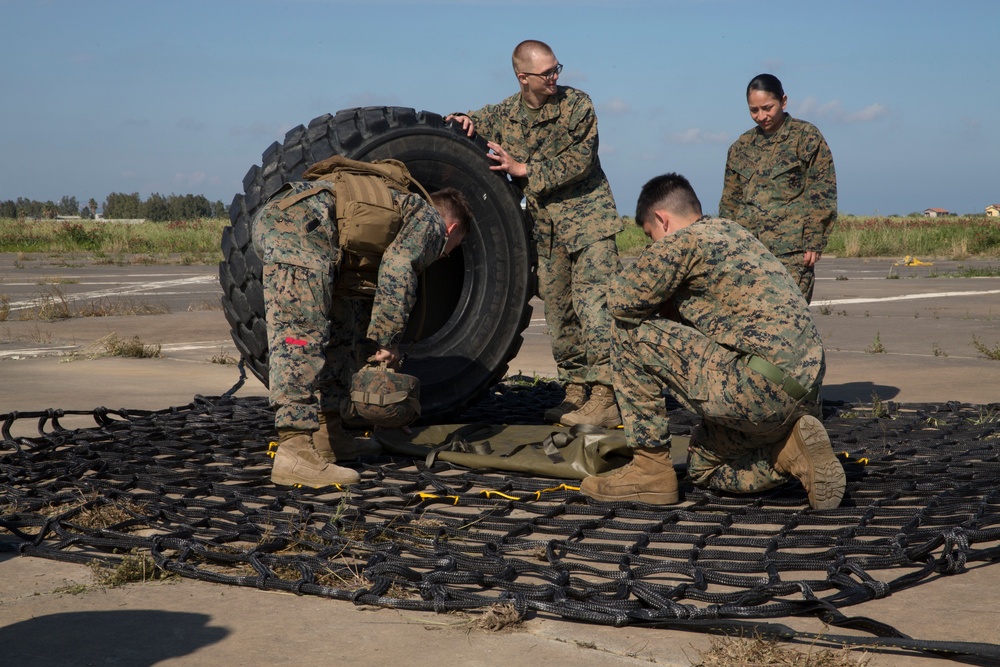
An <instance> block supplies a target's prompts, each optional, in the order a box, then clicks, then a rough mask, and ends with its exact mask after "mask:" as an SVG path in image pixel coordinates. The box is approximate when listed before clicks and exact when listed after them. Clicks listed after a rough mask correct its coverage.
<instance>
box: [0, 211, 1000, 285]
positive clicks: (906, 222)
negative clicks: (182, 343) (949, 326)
mask: <svg viewBox="0 0 1000 667" xmlns="http://www.w3.org/2000/svg"><path fill="white" fill-rule="evenodd" d="M227 224H229V223H228V221H227V220H225V219H213V218H205V219H199V220H192V221H176V222H169V223H162V222H144V223H139V224H125V223H120V222H114V221H99V222H94V221H79V222H78V221H72V222H68V221H55V220H39V221H31V222H24V221H17V220H13V219H10V218H0V252H24V253H33V252H38V253H42V252H47V253H72V252H87V253H92V254H94V255H95V256H96V257H97V259H98V260H102V259H103V260H105V261H107V262H109V263H122V262H123V261H124V260H115V259H113V258H114V257H119V258H120V257H123V256H125V255H138V256H140V259H141V258H142V257H145V258H146V261H147V262H150V263H154V262H155V261H156V258H158V257H162V256H165V255H179V256H180V257H181V259H182V261H183V262H184V263H206V264H213V263H215V262H218V261H219V260H221V259H222V251H221V250H220V244H221V239H222V230H223V228H224V227H226V225H227ZM616 241H617V244H618V252H619V253H620V254H621V255H623V256H634V255H638V254H639V253H640V252H642V249H643V248H645V247H646V245H647V244H648V243H649V240H648V239H647V238H646V236H645V234H643V233H642V228H640V227H637V226H636V225H635V222H634V221H633V219H632V218H630V217H626V218H625V229H624V231H622V232H621V233H619V234H618V235H617V237H616ZM826 252H827V254H830V255H836V256H837V257H904V256H906V255H912V256H915V257H920V258H928V257H930V258H941V259H954V260H961V259H966V258H970V257H977V258H993V257H996V258H1000V218H987V217H985V216H984V217H975V216H966V217H947V218H924V217H906V218H898V217H884V218H863V217H858V216H852V215H841V216H840V217H839V218H838V219H837V223H836V224H835V225H834V228H833V231H832V232H831V234H830V239H829V243H828V245H827V248H826ZM134 261H135V260H133V262H134ZM979 271H984V270H982V269H980V270H979ZM998 271H1000V270H998ZM996 274H997V272H996V271H986V272H985V273H980V274H976V275H996ZM969 275H970V276H971V275H973V274H972V273H970V274H969Z"/></svg>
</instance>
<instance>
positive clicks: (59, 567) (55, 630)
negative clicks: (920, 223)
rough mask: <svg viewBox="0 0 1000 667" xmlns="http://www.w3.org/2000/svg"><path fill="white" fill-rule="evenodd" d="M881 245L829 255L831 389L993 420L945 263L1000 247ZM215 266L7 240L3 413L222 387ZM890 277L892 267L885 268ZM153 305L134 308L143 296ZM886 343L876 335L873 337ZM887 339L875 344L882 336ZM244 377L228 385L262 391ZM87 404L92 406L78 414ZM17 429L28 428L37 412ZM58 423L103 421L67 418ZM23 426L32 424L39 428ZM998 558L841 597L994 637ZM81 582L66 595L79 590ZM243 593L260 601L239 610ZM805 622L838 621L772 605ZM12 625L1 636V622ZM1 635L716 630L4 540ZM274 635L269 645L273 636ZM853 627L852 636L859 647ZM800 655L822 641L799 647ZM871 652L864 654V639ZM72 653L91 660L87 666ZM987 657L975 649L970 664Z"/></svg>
mask: <svg viewBox="0 0 1000 667" xmlns="http://www.w3.org/2000/svg"><path fill="white" fill-rule="evenodd" d="M894 263H895V262H894V260H891V259H873V260H855V259H835V258H825V259H823V260H822V261H821V263H820V265H819V271H818V282H817V288H816V295H815V301H814V303H813V309H812V310H813V313H814V314H815V317H816V322H817V324H818V326H819V328H820V332H821V334H822V336H823V338H824V341H825V343H826V347H827V366H828V370H827V375H826V383H825V387H824V394H823V395H824V398H825V399H826V400H828V401H847V402H854V403H863V404H869V403H871V402H872V401H873V399H877V400H885V401H897V402H901V403H922V402H931V403H940V402H947V401H958V402H962V403H972V404H977V405H979V406H981V408H980V411H981V413H982V418H983V419H1000V405H997V404H996V403H997V400H998V399H997V389H998V387H1000V382H998V381H1000V361H998V360H994V359H990V358H988V356H990V355H987V354H983V353H981V352H980V351H978V350H977V348H976V345H975V341H979V343H980V345H982V346H984V347H985V349H986V350H987V351H990V350H994V349H996V348H998V347H1000V324H998V319H997V318H998V316H1000V300H998V296H1000V278H998V277H981V278H973V277H966V278H958V277H946V276H948V275H949V274H955V273H958V272H962V271H967V270H968V269H969V268H978V269H981V270H983V272H984V273H989V272H991V271H994V272H995V271H996V269H997V268H998V266H1000V262H998V261H992V262H989V261H977V262H935V263H934V264H933V266H912V267H907V266H904V267H900V266H894ZM216 276H217V269H216V267H215V266H144V265H138V266H132V265H128V266H119V265H95V264H94V263H93V261H91V260H88V259H86V258H73V257H68V256H60V257H47V256H31V257H18V256H16V255H0V295H6V297H7V299H8V301H9V303H10V312H9V313H8V316H7V318H6V320H3V321H0V380H2V382H0V414H6V413H10V412H14V411H23V412H28V411H40V410H45V409H47V408H61V409H66V410H81V411H85V410H93V409H95V408H97V407H101V406H104V407H108V408H127V409H135V410H138V409H147V410H165V409H168V408H169V407H171V406H183V405H187V404H188V403H190V402H191V401H192V399H193V397H195V396H196V395H199V394H200V395H204V396H218V395H220V394H222V393H223V392H225V391H227V390H228V389H230V388H231V387H233V385H234V383H235V382H236V381H237V380H238V379H239V378H238V372H237V370H236V367H235V366H234V365H232V364H221V363H218V359H219V358H223V357H226V356H231V355H235V348H234V346H233V344H232V342H231V340H230V337H229V327H228V324H227V323H226V321H225V318H224V317H223V314H222V311H221V309H220V308H219V306H218V302H219V298H220V296H221V289H220V287H219V285H218V281H217V277H216ZM895 276H898V278H897V277H895ZM53 304H55V306H60V307H61V306H63V305H64V306H65V307H66V308H67V309H69V311H70V312H71V313H72V314H77V313H79V311H80V310H81V309H86V308H87V307H88V304H94V309H95V310H97V311H103V312H106V313H114V314H106V315H103V316H94V317H80V316H73V317H68V318H61V319H55V320H47V319H40V318H39V317H38V315H39V310H40V309H42V308H43V307H46V306H47V307H50V308H51V307H55V306H53ZM147 305H148V306H156V308H152V309H154V310H156V309H159V310H160V311H162V312H159V314H150V315H134V314H128V313H130V312H138V311H141V310H143V308H145V307H146V306H147ZM533 306H534V314H533V318H532V321H531V324H530V326H529V327H528V329H527V330H526V331H525V332H524V344H523V346H522V348H521V350H520V352H519V354H518V355H517V356H516V357H515V358H514V359H513V360H512V361H511V362H510V364H509V367H510V373H522V374H527V375H533V374H537V375H540V376H545V377H552V376H554V375H555V366H554V362H553V361H552V356H551V352H550V349H549V340H548V334H547V331H546V327H545V323H544V319H543V307H542V304H541V303H539V302H538V301H537V300H536V301H534V302H533ZM112 333H113V334H115V335H117V336H119V337H122V338H130V337H132V336H138V337H139V338H140V339H141V340H142V341H143V342H145V343H149V344H157V345H160V346H161V349H162V352H163V356H162V357H161V358H156V359H124V358H95V359H84V360H79V361H68V360H69V359H70V358H71V356H70V355H72V354H74V353H75V354H80V353H82V352H85V351H86V350H88V349H89V348H92V347H93V346H94V344H95V342H96V341H99V340H101V339H102V338H103V337H105V336H108V335H110V334H112ZM876 341H877V342H878V345H877V346H876V345H875V343H876ZM876 348H878V349H876ZM265 393H266V391H265V389H264V387H263V386H262V385H261V384H260V383H259V382H257V381H256V379H254V378H253V377H251V378H249V379H248V380H247V381H246V384H245V385H244V386H243V387H242V388H240V389H239V391H238V392H237V396H249V395H263V394H265ZM80 419H81V420H83V419H84V417H80ZM19 421H24V422H29V423H28V424H26V425H25V426H26V427H27V428H33V427H34V426H35V424H34V423H33V422H32V421H31V420H19ZM61 421H62V424H63V425H64V426H65V427H66V428H75V427H77V426H87V425H89V426H94V423H93V419H90V420H89V424H85V423H78V422H74V421H73V419H71V418H66V419H64V420H61ZM13 435H15V436H19V435H32V433H31V432H27V433H20V432H18V431H17V430H15V432H14V433H13ZM997 578H998V572H997V571H996V568H995V567H984V566H982V564H980V565H979V566H976V567H972V568H970V569H969V571H968V572H964V573H962V574H961V575H960V576H957V577H945V576H940V577H934V578H932V580H930V581H927V582H924V583H922V584H921V585H920V586H915V587H913V588H909V589H906V590H902V591H900V592H898V593H895V594H893V595H891V596H888V597H886V598H883V599H879V600H873V601H869V602H866V603H864V604H862V605H859V606H857V607H852V608H850V609H849V610H848V611H849V613H850V614H851V615H863V616H866V617H868V618H873V619H876V620H878V621H881V622H885V623H889V624H891V625H892V626H893V627H896V628H898V629H899V630H900V631H901V632H904V633H906V634H908V635H909V636H911V637H915V638H919V639H927V640H954V641H970V642H971V641H987V642H994V643H995V642H998V641H1000V635H998V633H997V630H996V627H997V611H996V604H995V602H994V597H993V593H990V591H993V592H996V591H997V590H998V581H997ZM73 591H78V592H77V593H72V592H73ZM248 609H261V610H266V612H265V613H247V610H248ZM782 621H783V622H785V621H787V623H788V624H789V625H794V626H795V627H797V628H799V629H806V630H809V631H814V632H820V633H827V634H828V633H830V631H831V630H830V628H828V627H826V626H822V627H821V624H820V623H818V622H814V621H810V620H809V619H782ZM4 632H6V634H4ZM0 636H2V637H4V639H5V640H6V641H5V642H4V645H5V647H4V648H3V649H0V656H3V657H2V658H0V662H3V659H4V658H12V659H15V660H20V661H30V662H34V663H36V664H42V663H44V664H60V665H62V664H65V665H70V664H83V662H86V663H87V664H112V663H114V664H126V663H128V664H153V663H154V662H155V663H156V664H158V665H164V666H166V665H185V666H201V665H209V664H212V665H214V664H219V663H225V664H234V665H255V664H262V663H274V664H284V663H285V662H288V661H289V660H295V662H296V663H297V664H300V665H308V666H310V667H311V666H312V665H316V666H317V667H318V666H320V665H328V664H331V663H333V664H336V663H337V662H338V659H340V660H342V659H343V657H344V656H352V658H351V659H352V660H354V662H356V663H357V664H384V663H386V662H395V663H398V664H409V663H410V662H413V647H414V646H416V645H419V646H420V647H421V649H420V650H421V656H422V658H423V661H424V662H436V661H445V660H447V661H449V662H452V663H456V664H463V665H487V664H495V663H496V662H498V661H499V662H503V663H504V664H506V665H510V666H511V667H519V666H521V665H524V666H527V665H535V664H538V663H539V662H547V663H550V664H573V665H577V666H578V667H586V666H588V665H594V666H595V667H596V666H597V665H622V666H627V665H640V664H651V663H654V664H658V665H670V666H677V667H681V666H683V667H686V666H688V665H691V664H693V662H694V661H695V659H696V658H697V655H698V652H699V651H704V650H707V648H708V647H709V643H710V638H709V637H708V636H707V635H703V634H697V633H689V632H679V631H672V630H649V629H640V628H632V627H626V628H612V627H606V626H595V625H590V624H585V623H569V622H565V621H560V620H558V619H551V618H546V617H544V616H540V617H538V618H534V619H532V620H531V621H530V622H528V623H526V624H525V626H524V628H523V629H521V630H518V631H515V632H512V633H506V634H485V633H481V632H472V631H470V628H469V626H468V625H467V624H465V623H463V622H462V621H461V619H456V617H454V616H452V615H441V614H434V613H425V612H408V611H401V610H397V609H381V608H372V607H358V606H355V605H351V604H348V603H345V602H340V601H333V600H326V599H318V598H316V597H313V596H294V595H287V594H279V593H273V592H262V591H258V590H255V589H252V588H246V587H232V586H220V585H216V584H206V583H204V582H198V581H192V580H186V579H185V580H182V581H179V582H168V583H162V584H161V583H155V582H153V583H145V584H141V585H131V586H125V587H121V588H101V587H95V586H94V582H93V575H92V572H91V570H90V568H89V567H88V566H86V565H78V564H73V563H64V562H55V561H48V560H44V559H40V558H30V557H27V558H26V557H18V556H17V555H16V554H15V553H14V552H13V551H7V552H2V551H0ZM276 638H277V639H280V641H276ZM863 643H864V642H863V640H859V644H863ZM798 648H799V650H801V651H813V650H814V647H812V646H810V645H808V644H799V645H798ZM868 655H869V656H870V655H871V653H869V654H868ZM81 661H82V662H81ZM871 664H873V665H877V666H878V667H906V666H908V665H913V664H919V665H921V666H922V667H938V666H941V667H945V666H946V665H951V664H955V663H954V662H952V661H950V660H949V659H948V657H947V656H928V655H924V656H919V657H918V656H915V655H913V654H912V653H893V652H879V653H878V654H877V655H876V656H875V661H874V662H872V663H871ZM979 664H985V663H979Z"/></svg>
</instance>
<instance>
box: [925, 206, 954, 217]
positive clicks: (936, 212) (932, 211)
mask: <svg viewBox="0 0 1000 667" xmlns="http://www.w3.org/2000/svg"><path fill="white" fill-rule="evenodd" d="M924 215H926V216H927V217H928V218H937V217H940V216H943V215H951V213H949V212H948V210H947V209H943V208H925V209H924Z"/></svg>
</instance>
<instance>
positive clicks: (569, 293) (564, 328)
mask: <svg viewBox="0 0 1000 667" xmlns="http://www.w3.org/2000/svg"><path fill="white" fill-rule="evenodd" d="M619 267H620V264H619V262H618V246H617V245H615V239H614V237H608V238H605V239H601V240H600V241H597V242H596V243H592V244H591V245H588V246H586V247H585V248H583V249H582V250H578V251H576V252H568V251H567V250H566V248H565V247H562V246H558V247H554V248H552V251H551V253H550V254H549V256H548V257H542V256H541V253H540V254H539V257H538V296H539V297H541V299H542V301H544V302H545V322H546V324H547V325H548V327H549V336H550V338H551V340H552V356H553V357H555V360H556V368H557V369H558V374H559V381H560V382H563V383H567V384H568V383H572V384H603V385H607V386H611V316H610V315H609V313H608V283H609V282H610V279H611V276H613V275H616V274H617V273H618V271H619Z"/></svg>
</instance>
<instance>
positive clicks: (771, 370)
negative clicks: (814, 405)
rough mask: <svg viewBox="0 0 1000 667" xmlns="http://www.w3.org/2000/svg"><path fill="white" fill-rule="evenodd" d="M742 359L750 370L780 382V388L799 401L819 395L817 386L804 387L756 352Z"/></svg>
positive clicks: (811, 399) (812, 398) (777, 382)
mask: <svg viewBox="0 0 1000 667" xmlns="http://www.w3.org/2000/svg"><path fill="white" fill-rule="evenodd" d="M744 359H745V360H746V365H747V366H749V367H750V369H751V370H754V371H757V372H758V373H760V374H761V375H763V376H764V377H766V378H767V379H768V380H770V381H772V382H774V383H776V384H780V385H781V389H782V390H783V391H784V392H785V393H786V394H788V395H789V396H791V397H792V398H794V399H795V400H796V401H801V400H803V399H806V400H809V401H815V400H816V398H817V397H819V386H815V387H813V388H812V389H806V388H805V387H803V386H802V385H801V384H799V382H798V380H796V379H795V378H793V377H792V376H791V375H788V374H787V373H785V372H784V371H783V370H781V369H780V368H778V367H777V366H775V365H774V364H772V363H771V362H769V361H765V360H764V359H761V358H760V357H758V356H757V355H756V354H750V355H747V356H746V357H744Z"/></svg>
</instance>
